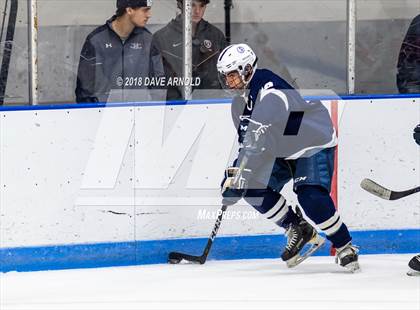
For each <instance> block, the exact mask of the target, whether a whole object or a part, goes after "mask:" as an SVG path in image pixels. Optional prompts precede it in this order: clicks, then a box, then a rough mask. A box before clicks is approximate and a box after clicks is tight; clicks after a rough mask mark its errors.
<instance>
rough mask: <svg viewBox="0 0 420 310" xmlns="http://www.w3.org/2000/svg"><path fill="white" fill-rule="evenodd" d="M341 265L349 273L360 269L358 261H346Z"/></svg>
mask: <svg viewBox="0 0 420 310" xmlns="http://www.w3.org/2000/svg"><path fill="white" fill-rule="evenodd" d="M342 267H344V268H345V269H347V270H348V271H350V272H351V273H357V272H360V271H361V270H360V265H359V262H352V263H348V264H347V265H345V266H342Z"/></svg>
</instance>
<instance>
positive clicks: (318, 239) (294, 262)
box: [286, 234, 325, 268]
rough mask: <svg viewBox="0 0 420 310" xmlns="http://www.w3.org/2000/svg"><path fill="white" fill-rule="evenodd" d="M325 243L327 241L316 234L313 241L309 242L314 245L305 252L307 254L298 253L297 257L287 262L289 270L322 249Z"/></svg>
mask: <svg viewBox="0 0 420 310" xmlns="http://www.w3.org/2000/svg"><path fill="white" fill-rule="evenodd" d="M324 243H325V239H324V238H323V237H321V236H320V235H318V234H316V235H315V237H313V238H312V239H311V240H309V241H308V244H312V246H311V247H310V248H309V249H308V250H307V251H306V252H305V253H298V254H297V255H295V256H293V257H292V258H291V259H289V260H287V261H286V265H287V267H288V268H293V267H296V266H297V265H299V264H300V263H301V262H303V261H304V260H305V259H307V258H308V257H309V256H311V255H312V254H313V253H315V252H316V251H317V250H318V249H319V248H320V247H322V246H323V245H324Z"/></svg>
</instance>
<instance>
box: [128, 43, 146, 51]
mask: <svg viewBox="0 0 420 310" xmlns="http://www.w3.org/2000/svg"><path fill="white" fill-rule="evenodd" d="M130 48H131V49H133V50H141V49H142V48H143V45H142V44H141V43H131V44H130Z"/></svg>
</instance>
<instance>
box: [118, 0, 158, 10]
mask: <svg viewBox="0 0 420 310" xmlns="http://www.w3.org/2000/svg"><path fill="white" fill-rule="evenodd" d="M148 6H152V0H117V9H125V8H141V7H148Z"/></svg>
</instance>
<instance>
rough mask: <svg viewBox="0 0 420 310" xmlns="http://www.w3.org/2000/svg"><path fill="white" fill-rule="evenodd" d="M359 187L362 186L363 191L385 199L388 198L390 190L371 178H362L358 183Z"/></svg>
mask: <svg viewBox="0 0 420 310" xmlns="http://www.w3.org/2000/svg"><path fill="white" fill-rule="evenodd" d="M360 187H361V188H363V189H364V190H365V191H367V192H369V193H371V194H373V195H375V196H378V197H380V198H382V199H385V200H390V198H391V194H392V192H391V191H390V190H389V189H386V188H385V187H383V186H381V185H379V184H378V183H375V182H374V181H372V180H371V179H363V180H362V182H361V183H360Z"/></svg>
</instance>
